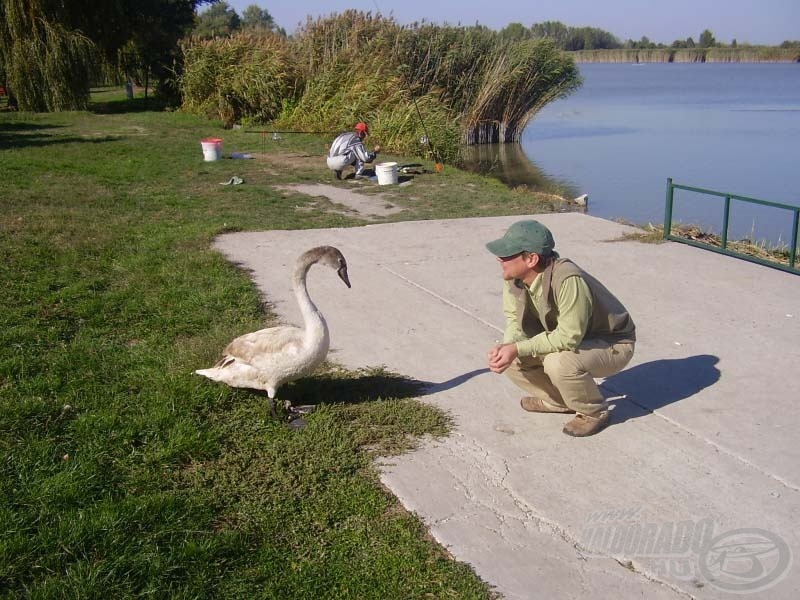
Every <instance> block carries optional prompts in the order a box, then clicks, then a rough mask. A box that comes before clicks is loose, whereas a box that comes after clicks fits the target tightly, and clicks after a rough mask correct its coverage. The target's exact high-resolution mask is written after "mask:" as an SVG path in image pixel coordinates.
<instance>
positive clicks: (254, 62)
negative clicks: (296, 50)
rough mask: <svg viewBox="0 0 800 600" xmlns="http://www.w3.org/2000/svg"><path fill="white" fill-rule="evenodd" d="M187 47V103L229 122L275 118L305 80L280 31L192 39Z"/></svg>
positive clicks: (203, 113)
mask: <svg viewBox="0 0 800 600" xmlns="http://www.w3.org/2000/svg"><path fill="white" fill-rule="evenodd" d="M183 53H184V73H183V76H182V78H181V90H182V92H183V109H184V110H186V111H187V112H189V113H192V114H196V115H201V116H205V117H207V118H210V119H216V120H220V121H222V122H223V123H225V124H226V125H227V126H231V125H232V124H233V123H234V122H237V121H241V120H242V119H243V118H244V119H245V120H249V121H251V122H257V123H258V122H267V121H270V120H272V119H275V118H276V117H277V116H278V115H279V114H280V112H281V111H282V110H283V108H284V105H286V104H291V103H292V102H293V101H294V100H295V99H296V97H297V95H298V90H299V89H300V87H301V84H302V78H301V76H300V72H299V70H298V69H297V66H296V64H295V63H294V61H292V60H291V58H290V53H291V49H290V47H289V44H288V43H287V41H286V40H285V39H284V38H283V37H281V36H278V35H273V34H261V35H258V34H252V33H241V34H238V35H235V36H232V37H229V38H216V39H213V40H190V41H188V42H187V43H185V44H184V46H183Z"/></svg>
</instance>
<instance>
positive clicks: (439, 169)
mask: <svg viewBox="0 0 800 600" xmlns="http://www.w3.org/2000/svg"><path fill="white" fill-rule="evenodd" d="M372 3H373V4H374V5H375V10H377V11H378V13H381V12H383V11H381V7H380V6H378V2H377V0H372ZM410 70H411V67H409V66H408V65H405V64H404V65H400V73H401V75H402V76H403V81H404V82H405V84H406V91H407V92H408V95H409V96H411V102H413V103H414V108H415V109H416V111H417V117H419V122H420V123H422V132H423V133H424V134H425V141H426V142H427V144H428V150H430V152H431V156H432V157H433V160H434V166H435V168H436V172H437V173H441V172H442V171H443V170H444V165H443V164H442V161H441V157H440V156H439V153H438V152H437V151H436V149H435V148H434V147H433V142H432V141H431V136H430V135H428V128H427V127H426V126H425V119H423V118H422V112H421V111H420V109H419V105H418V104H417V99H416V98H415V97H414V93H413V92H412V91H411V84H410V83H409V81H408V73H407V71H410Z"/></svg>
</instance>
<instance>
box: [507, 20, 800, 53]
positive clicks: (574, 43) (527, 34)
mask: <svg viewBox="0 0 800 600" xmlns="http://www.w3.org/2000/svg"><path fill="white" fill-rule="evenodd" d="M500 33H501V35H502V36H504V37H505V38H506V39H509V40H524V39H549V40H552V41H553V43H555V45H556V47H557V48H559V49H561V50H566V51H576V50H618V49H643V50H644V49H653V48H725V47H729V48H737V47H740V44H738V43H737V41H736V40H735V39H733V40H732V41H731V43H730V44H729V45H726V44H724V43H722V42H719V41H718V40H717V39H716V38H715V37H714V33H713V32H712V31H711V30H710V29H704V30H703V31H702V32H701V33H700V36H699V37H698V39H697V41H695V40H694V38H692V37H688V38H686V39H681V40H675V41H674V42H672V43H671V44H662V43H656V42H652V41H650V39H649V38H648V37H647V36H642V37H641V39H639V40H632V39H628V40H625V41H621V40H620V39H619V38H617V37H616V36H615V35H614V34H613V33H610V32H608V31H605V30H603V29H599V28H597V27H571V26H569V25H565V24H564V23H561V22H560V21H544V22H543V23H534V24H533V25H531V26H530V27H525V26H524V25H523V24H521V23H511V24H509V25H507V26H506V27H504V28H503V29H502V30H501V31H500ZM797 46H800V42H798V41H791V40H787V41H784V42H783V43H782V44H781V45H780V47H781V48H794V47H797Z"/></svg>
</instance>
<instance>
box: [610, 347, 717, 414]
mask: <svg viewBox="0 0 800 600" xmlns="http://www.w3.org/2000/svg"><path fill="white" fill-rule="evenodd" d="M718 362H719V358H718V357H716V356H712V355H710V354H700V355H697V356H689V357H686V358H679V359H663V360H654V361H652V362H648V363H644V364H641V365H636V366H634V367H631V368H630V369H626V370H624V371H622V372H621V373H617V374H616V375H613V376H611V377H609V378H608V379H606V380H605V382H604V383H603V387H604V388H606V389H608V390H610V391H612V392H614V393H615V394H620V395H622V394H624V395H626V396H627V398H625V399H621V400H612V401H610V402H609V404H610V405H611V406H613V407H614V422H615V423H622V422H624V421H627V420H628V419H634V418H636V417H642V416H645V415H648V414H650V413H652V412H653V411H655V410H658V409H659V408H662V407H664V406H666V405H668V404H672V403H674V402H678V401H680V400H683V399H684V398H689V397H690V396H693V395H695V394H697V393H698V392H700V391H701V390H704V389H705V388H707V387H710V386H712V385H714V384H715V383H716V382H717V381H719V378H720V371H719V369H718V368H717V367H716V364H717V363H718Z"/></svg>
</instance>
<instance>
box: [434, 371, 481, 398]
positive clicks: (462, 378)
mask: <svg viewBox="0 0 800 600" xmlns="http://www.w3.org/2000/svg"><path fill="white" fill-rule="evenodd" d="M489 372H490V371H489V369H475V370H474V371H469V372H468V373H464V374H463V375H458V376H457V377H453V378H452V379H448V380H447V381H442V382H441V383H433V382H422V385H423V386H424V393H425V395H430V394H438V393H439V392H444V391H447V390H450V389H453V388H454V387H458V386H459V385H461V384H462V383H466V382H467V381H469V380H470V379H472V378H473V377H477V376H478V375H482V374H483V373H489Z"/></svg>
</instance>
